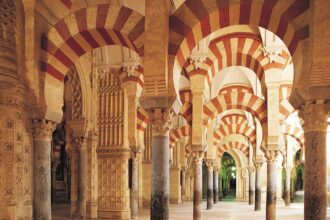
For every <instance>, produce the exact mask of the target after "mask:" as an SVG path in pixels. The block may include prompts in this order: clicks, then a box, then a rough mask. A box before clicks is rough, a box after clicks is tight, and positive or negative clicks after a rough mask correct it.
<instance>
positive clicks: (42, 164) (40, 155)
mask: <svg viewBox="0 0 330 220" xmlns="http://www.w3.org/2000/svg"><path fill="white" fill-rule="evenodd" d="M32 124H33V137H34V139H33V140H34V176H33V186H34V190H33V212H34V219H36V220H39V219H40V220H44V219H47V220H48V219H51V158H50V155H51V140H52V133H53V131H54V130H55V123H54V122H52V121H48V120H45V119H40V120H39V119H34V120H32Z"/></svg>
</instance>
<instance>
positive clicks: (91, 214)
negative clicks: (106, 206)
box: [86, 202, 97, 219]
mask: <svg viewBox="0 0 330 220" xmlns="http://www.w3.org/2000/svg"><path fill="white" fill-rule="evenodd" d="M86 216H87V218H88V219H96V218H97V203H95V202H93V203H87V204H86Z"/></svg>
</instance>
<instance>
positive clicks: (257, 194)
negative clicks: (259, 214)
mask: <svg viewBox="0 0 330 220" xmlns="http://www.w3.org/2000/svg"><path fill="white" fill-rule="evenodd" d="M254 166H255V168H256V181H255V204H254V210H255V211H260V210H261V167H262V161H254Z"/></svg>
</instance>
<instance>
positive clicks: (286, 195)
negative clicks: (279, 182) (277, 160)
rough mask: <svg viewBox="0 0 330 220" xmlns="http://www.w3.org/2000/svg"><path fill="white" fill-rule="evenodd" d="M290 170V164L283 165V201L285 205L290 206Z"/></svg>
mask: <svg viewBox="0 0 330 220" xmlns="http://www.w3.org/2000/svg"><path fill="white" fill-rule="evenodd" d="M291 171H292V167H291V166H285V185H284V201H285V205H286V206H290V203H291V194H290V192H291V190H290V187H291Z"/></svg>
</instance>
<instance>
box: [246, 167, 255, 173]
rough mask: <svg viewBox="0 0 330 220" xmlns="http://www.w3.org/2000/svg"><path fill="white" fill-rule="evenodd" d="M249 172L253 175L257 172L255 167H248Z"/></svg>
mask: <svg viewBox="0 0 330 220" xmlns="http://www.w3.org/2000/svg"><path fill="white" fill-rule="evenodd" d="M247 170H248V172H249V174H250V175H251V174H252V173H254V172H255V167H247Z"/></svg>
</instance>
